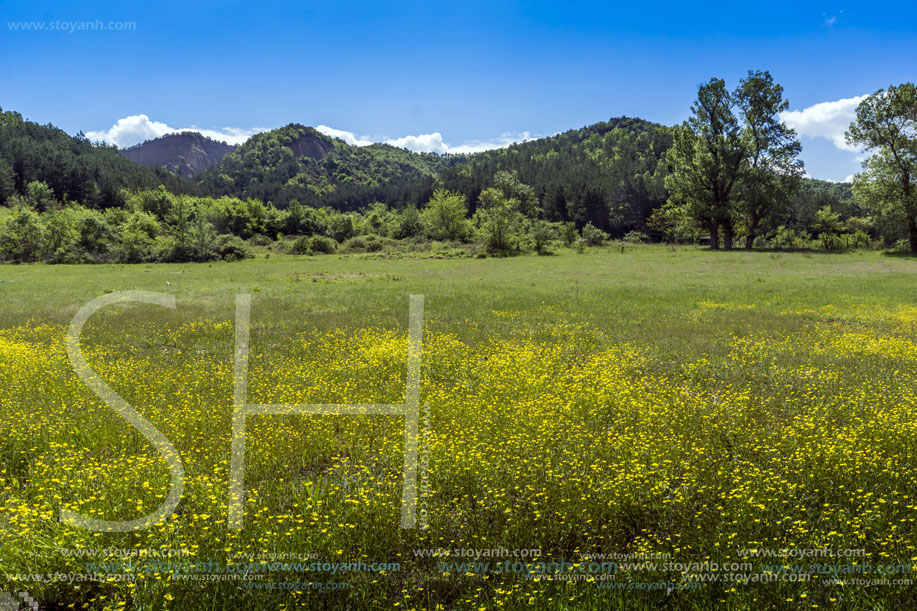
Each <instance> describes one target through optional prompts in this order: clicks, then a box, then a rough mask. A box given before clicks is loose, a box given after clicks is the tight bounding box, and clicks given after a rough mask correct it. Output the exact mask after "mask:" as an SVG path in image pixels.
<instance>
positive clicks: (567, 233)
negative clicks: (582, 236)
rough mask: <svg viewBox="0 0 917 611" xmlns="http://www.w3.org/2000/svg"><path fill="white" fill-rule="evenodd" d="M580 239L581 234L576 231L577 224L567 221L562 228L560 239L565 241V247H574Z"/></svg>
mask: <svg viewBox="0 0 917 611" xmlns="http://www.w3.org/2000/svg"><path fill="white" fill-rule="evenodd" d="M577 238H579V232H578V231H577V230H576V223H574V222H572V221H567V222H566V223H563V224H562V225H561V227H560V239H561V240H562V241H563V243H564V246H566V247H567V248H569V247H570V246H573V243H574V242H575V241H576V240H577Z"/></svg>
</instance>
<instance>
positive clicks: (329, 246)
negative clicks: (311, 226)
mask: <svg viewBox="0 0 917 611" xmlns="http://www.w3.org/2000/svg"><path fill="white" fill-rule="evenodd" d="M337 249H338V245H337V242H335V241H334V240H332V239H331V238H327V237H325V236H321V235H315V236H312V238H311V239H310V240H309V252H310V253H319V254H325V255H331V254H334V253H335V252H337Z"/></svg>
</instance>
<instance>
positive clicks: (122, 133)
mask: <svg viewBox="0 0 917 611" xmlns="http://www.w3.org/2000/svg"><path fill="white" fill-rule="evenodd" d="M267 129H268V128H265V127H255V128H250V129H242V128H239V127H221V128H218V129H200V128H198V127H195V126H193V125H192V126H191V127H170V126H169V125H166V124H165V123H160V122H159V121H151V120H150V118H149V117H148V116H146V115H143V114H140V115H131V116H129V117H124V118H123V119H118V122H117V123H115V124H114V125H112V126H111V128H109V129H108V130H102V131H90V132H86V137H87V138H88V139H89V140H91V141H93V142H97V141H102V142H105V143H107V144H114V145H115V146H117V147H119V148H127V147H129V146H133V145H135V144H140V143H141V142H146V141H147V140H152V139H153V138H159V137H160V136H165V135H166V134H174V133H177V132H186V131H191V132H198V133H200V134H202V135H204V136H207V137H208V138H213V139H214V140H219V141H221V142H226V143H228V144H242V143H243V142H245V141H246V140H248V139H249V138H250V137H251V136H253V135H254V134H257V133H260V132H264V131H267Z"/></svg>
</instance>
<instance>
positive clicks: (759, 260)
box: [0, 246, 917, 610]
mask: <svg viewBox="0 0 917 611" xmlns="http://www.w3.org/2000/svg"><path fill="white" fill-rule="evenodd" d="M135 289H140V290H146V291H158V292H163V293H167V294H171V295H174V296H175V297H176V298H177V308H176V309H174V310H169V309H165V308H161V307H158V306H153V305H129V306H113V307H109V308H106V309H105V310H102V311H100V312H99V313H98V314H96V315H94V316H93V317H92V318H91V319H90V321H89V322H88V323H87V325H86V328H85V330H84V332H83V342H82V345H83V351H84V353H85V355H86V357H87V360H88V361H89V363H90V365H91V366H92V367H93V368H94V369H95V371H96V372H98V374H99V375H100V376H101V377H102V378H103V379H104V380H105V381H106V382H107V383H108V384H110V385H111V386H112V387H113V388H114V389H115V390H116V391H117V392H118V393H120V395H121V396H122V397H123V398H124V399H125V400H126V401H127V402H128V403H130V404H131V405H133V406H134V407H135V408H136V409H137V410H138V411H139V412H141V413H142V414H143V415H144V416H145V417H146V418H147V419H148V420H149V421H150V422H152V423H153V424H154V425H155V426H156V427H157V428H158V429H159V430H160V431H162V433H163V434H164V435H165V436H166V437H167V438H168V439H169V440H170V441H171V443H173V444H174V446H175V447H176V449H177V450H178V453H179V454H180V456H181V459H182V462H183V464H184V469H185V471H186V474H187V481H186V484H185V490H184V495H183V497H182V500H181V502H180V504H179V505H178V508H177V510H176V511H175V513H174V514H173V515H172V516H171V517H170V518H169V519H167V520H166V521H165V522H162V523H160V524H158V525H155V526H153V527H151V528H149V529H146V530H142V531H139V532H133V533H114V532H106V533H93V532H88V531H84V530H80V529H76V528H72V527H69V526H65V525H64V524H62V523H61V522H60V521H59V519H58V516H59V513H60V511H61V509H67V510H70V511H77V512H80V513H82V514H84V515H87V516H91V517H95V518H100V519H108V520H129V519H134V518H137V517H140V516H142V515H144V514H146V513H148V512H150V511H153V510H154V509H155V508H156V507H157V506H159V504H160V503H161V502H162V501H163V499H164V498H165V496H166V493H167V492H168V490H169V481H170V479H169V470H168V468H167V466H166V463H165V461H164V460H162V459H161V458H160V456H159V454H158V453H157V451H156V450H155V449H154V448H153V447H152V446H151V445H150V444H149V443H148V442H147V441H146V440H145V439H144V438H143V437H142V436H141V435H140V434H139V433H138V432H136V431H135V430H134V429H133V428H132V427H131V426H130V425H128V424H127V423H126V422H125V421H124V420H122V419H121V418H120V417H119V416H117V415H116V414H115V413H114V412H113V411H112V409H111V408H110V407H108V406H107V405H105V404H104V403H103V402H102V401H101V400H99V399H98V398H97V397H96V396H95V395H94V394H93V393H92V392H91V391H90V390H89V389H88V388H87V387H86V386H85V385H84V384H83V382H82V381H81V380H80V379H79V378H78V377H77V376H76V374H74V372H73V370H72V368H71V366H70V363H69V361H68V358H67V352H66V349H65V345H64V337H65V333H66V329H67V326H68V325H69V324H70V321H71V318H72V317H73V316H74V314H75V313H76V312H77V310H78V309H79V308H80V307H81V306H83V305H84V304H85V303H87V302H88V301H89V300H91V299H93V298H96V297H98V296H100V295H104V294H106V293H110V292H114V291H124V290H135ZM915 289H917V261H915V260H914V259H910V258H903V257H893V256H887V255H883V254H880V253H875V252H857V253H849V254H823V253H814V252H813V253H782V254H771V253H765V252H753V253H746V252H731V253H725V252H709V251H706V250H698V249H692V248H679V249H677V250H672V249H669V248H665V247H661V246H642V247H628V249H627V250H626V251H623V252H622V251H620V250H619V249H617V248H608V249H590V250H588V251H587V252H586V253H585V254H576V253H573V252H563V253H561V254H559V255H557V256H552V257H536V256H520V257H514V258H506V259H454V260H438V259H394V260H390V259H384V258H373V257H369V256H345V257H339V256H327V257H311V258H306V257H302V258H294V257H287V258H283V257H281V258H271V259H257V260H251V261H244V262H239V263H214V264H212V265H211V264H188V265H133V266H130V265H98V266H64V265H62V266H44V265H33V266H3V267H0V428H2V430H3V434H2V437H0V529H2V531H0V532H2V535H3V536H2V541H0V571H2V575H0V592H4V591H9V592H14V591H15V592H19V591H27V592H30V593H31V595H32V596H33V597H35V598H36V599H38V600H39V601H40V602H42V604H43V605H46V606H47V607H48V608H55V609H56V608H68V607H75V608H93V609H96V608H110V609H121V608H136V609H166V608H169V609H223V608H236V609H282V608H290V609H293V608H310V609H321V608H346V609H364V608H365V609H393V608H394V609H526V608H541V609H610V608H622V609H644V608H678V609H710V608H728V609H797V608H798V609H810V608H822V609H824V608H829V607H830V608H843V609H864V610H865V609H902V608H913V607H914V606H915V605H917V593H915V592H917V587H915V586H914V585H913V584H911V585H908V584H906V583H903V580H908V579H913V578H914V576H913V575H912V567H914V566H917V542H915V535H917V528H915V520H917V479H915V476H914V467H915V466H917V422H915V416H917V395H915V388H917V385H915V384H917V368H915V364H917V344H915V335H914V334H915V331H917V304H915V302H914V296H915ZM241 293H244V294H250V295H252V315H251V320H252V337H251V341H252V356H251V365H250V373H249V380H250V382H249V385H250V388H249V395H250V400H251V401H252V402H256V401H257V402H262V403H303V402H310V403H345V402H346V403H356V402H365V403H398V402H402V401H404V392H405V375H406V374H405V371H406V365H405V363H406V360H407V323H408V298H409V295H411V294H421V295H424V298H425V317H424V341H423V371H422V386H421V400H422V401H423V402H424V403H426V404H427V405H428V406H429V407H428V408H426V409H425V412H424V414H423V417H422V426H421V447H422V448H426V449H427V450H428V451H429V465H428V468H425V469H422V473H421V478H423V481H426V482H428V483H429V493H428V494H427V495H426V496H424V498H423V501H424V503H425V506H426V507H428V508H429V513H428V519H427V520H426V523H425V524H424V525H425V526H428V527H427V528H417V529H414V530H403V529H400V528H399V520H400V516H401V472H402V465H403V450H404V447H403V446H404V423H403V421H402V419H400V418H399V417H390V416H288V415H285V416H256V417H254V418H253V419H252V420H251V422H250V424H249V428H248V433H247V453H246V472H245V497H246V498H245V526H244V528H243V529H242V530H239V531H236V530H232V529H230V528H228V525H227V504H228V485H229V463H230V437H231V435H230V421H231V414H232V405H233V345H234V344H233V320H234V311H235V310H234V308H235V296H236V295H237V294H241ZM127 550H143V551H137V552H136V555H134V554H133V553H131V552H129V551H127ZM150 550H152V551H150ZM441 550H451V553H450V554H449V555H445V553H444V552H442V551H441ZM462 550H478V551H477V552H476V553H477V554H479V556H478V557H477V558H475V557H473V556H468V555H467V554H471V553H472V552H467V551H462ZM485 550H497V551H496V552H488V551H485ZM531 550H538V553H537V554H536V553H535V552H533V551H531ZM825 550H829V551H827V552H826V551H825ZM157 553H158V554H161V556H159V557H157V555H156V554H157ZM603 555H604V558H603V557H602V556H603ZM278 559H280V560H281V564H272V563H273V562H276V561H277V560H278ZM262 561H263V562H262ZM612 561H614V562H618V563H619V564H617V565H614V564H612ZM300 562H302V564H289V563H300ZM170 563H171V564H170ZM283 563H288V564H287V565H284V564H283ZM380 563H382V564H380ZM240 567H241V568H240ZM246 571H247V572H248V575H247V577H248V579H239V578H237V577H238V576H239V574H241V573H244V572H246ZM870 580H871V581H872V582H871V583H869V581H870ZM877 580H885V581H884V582H882V581H877ZM43 608H44V607H43Z"/></svg>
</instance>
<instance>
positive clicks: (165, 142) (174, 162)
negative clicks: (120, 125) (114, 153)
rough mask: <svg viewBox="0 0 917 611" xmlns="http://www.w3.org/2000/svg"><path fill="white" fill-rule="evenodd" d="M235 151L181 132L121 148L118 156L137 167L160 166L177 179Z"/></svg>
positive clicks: (223, 144) (198, 171)
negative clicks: (175, 175)
mask: <svg viewBox="0 0 917 611" xmlns="http://www.w3.org/2000/svg"><path fill="white" fill-rule="evenodd" d="M235 148H236V147H235V146H232V145H230V144H226V143H225V142H219V141H217V140H212V139H210V138H207V137H205V136H202V135H201V134H199V133H197V132H181V133H179V134H167V135H165V136H161V137H159V138H156V139H155V140H148V141H146V142H144V143H142V144H138V145H136V146H132V147H130V148H128V149H123V150H122V151H121V154H122V155H124V156H125V157H127V158H128V159H130V160H131V161H133V162H134V163H136V164H137V165H142V166H145V167H154V166H160V167H163V168H165V169H167V170H169V171H170V172H172V173H174V174H178V175H179V176H186V177H190V176H195V175H196V174H200V173H201V172H203V171H204V170H206V169H207V168H210V167H212V166H214V165H216V164H217V163H219V162H220V160H221V159H223V157H225V156H226V154H227V153H230V152H232V151H233V150H234V149H235Z"/></svg>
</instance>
